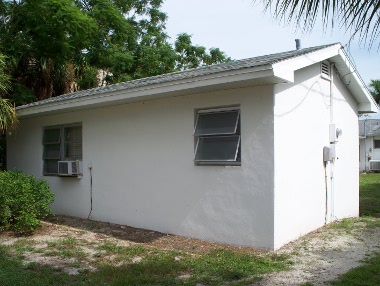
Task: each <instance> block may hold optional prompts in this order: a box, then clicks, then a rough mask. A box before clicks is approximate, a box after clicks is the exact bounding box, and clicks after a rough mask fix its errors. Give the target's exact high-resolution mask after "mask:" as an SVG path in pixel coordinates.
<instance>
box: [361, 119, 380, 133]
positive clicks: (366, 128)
mask: <svg viewBox="0 0 380 286" xmlns="http://www.w3.org/2000/svg"><path fill="white" fill-rule="evenodd" d="M368 136H380V119H364V120H359V137H361V138H365V137H368Z"/></svg>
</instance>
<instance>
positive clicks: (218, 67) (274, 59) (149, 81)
mask: <svg viewBox="0 0 380 286" xmlns="http://www.w3.org/2000/svg"><path fill="white" fill-rule="evenodd" d="M333 45H336V43H335V44H330V45H323V46H318V47H311V48H305V49H300V50H293V51H288V52H282V53H277V54H270V55H265V56H260V57H254V58H249V59H243V60H236V61H230V62H227V63H221V64H215V65H211V66H203V67H199V68H195V69H190V70H184V71H179V72H173V73H169V74H163V75H158V76H153V77H148V78H142V79H137V80H132V81H128V82H123V83H118V84H112V85H107V86H103V87H98V88H92V89H88V90H82V91H78V92H73V93H68V94H63V95H60V96H57V97H52V98H49V99H45V100H41V101H37V102H33V103H30V104H26V105H22V106H19V107H17V109H24V108H28V107H32V106H39V105H45V104H49V103H55V102H60V101H65V100H70V99H75V98H82V97H90V96H92V95H97V94H102V93H108V92H113V91H118V90H125V89H132V88H137V87H143V86H148V85H153V84H160V83H165V82H170V81H175V80H181V79H188V78H194V77H197V76H203V75H211V74H214V73H219V72H223V71H232V70H240V69H245V68H252V67H258V66H265V65H272V64H275V63H278V62H281V61H284V60H287V59H290V58H294V57H297V56H301V55H305V54H308V53H312V52H315V51H318V50H321V49H324V48H326V47H330V46H333Z"/></svg>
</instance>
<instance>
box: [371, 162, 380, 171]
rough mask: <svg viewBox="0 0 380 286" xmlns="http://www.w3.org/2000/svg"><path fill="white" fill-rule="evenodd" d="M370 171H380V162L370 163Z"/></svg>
mask: <svg viewBox="0 0 380 286" xmlns="http://www.w3.org/2000/svg"><path fill="white" fill-rule="evenodd" d="M369 170H370V171H380V160H370V161H369Z"/></svg>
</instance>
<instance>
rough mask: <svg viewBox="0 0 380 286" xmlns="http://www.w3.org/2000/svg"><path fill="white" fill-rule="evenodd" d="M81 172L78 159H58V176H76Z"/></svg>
mask: <svg viewBox="0 0 380 286" xmlns="http://www.w3.org/2000/svg"><path fill="white" fill-rule="evenodd" d="M81 174H82V170H81V167H80V162H79V161H58V175H59V176H78V175H81Z"/></svg>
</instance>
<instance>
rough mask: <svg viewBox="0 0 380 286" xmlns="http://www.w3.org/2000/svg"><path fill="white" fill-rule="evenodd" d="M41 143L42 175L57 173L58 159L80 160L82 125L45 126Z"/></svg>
mask: <svg viewBox="0 0 380 286" xmlns="http://www.w3.org/2000/svg"><path fill="white" fill-rule="evenodd" d="M43 145H44V152H43V160H44V175H57V174H58V161H66V160H68V161H71V160H82V125H79V124H75V125H60V126H54V127H47V128H45V129H44V134H43Z"/></svg>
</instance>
